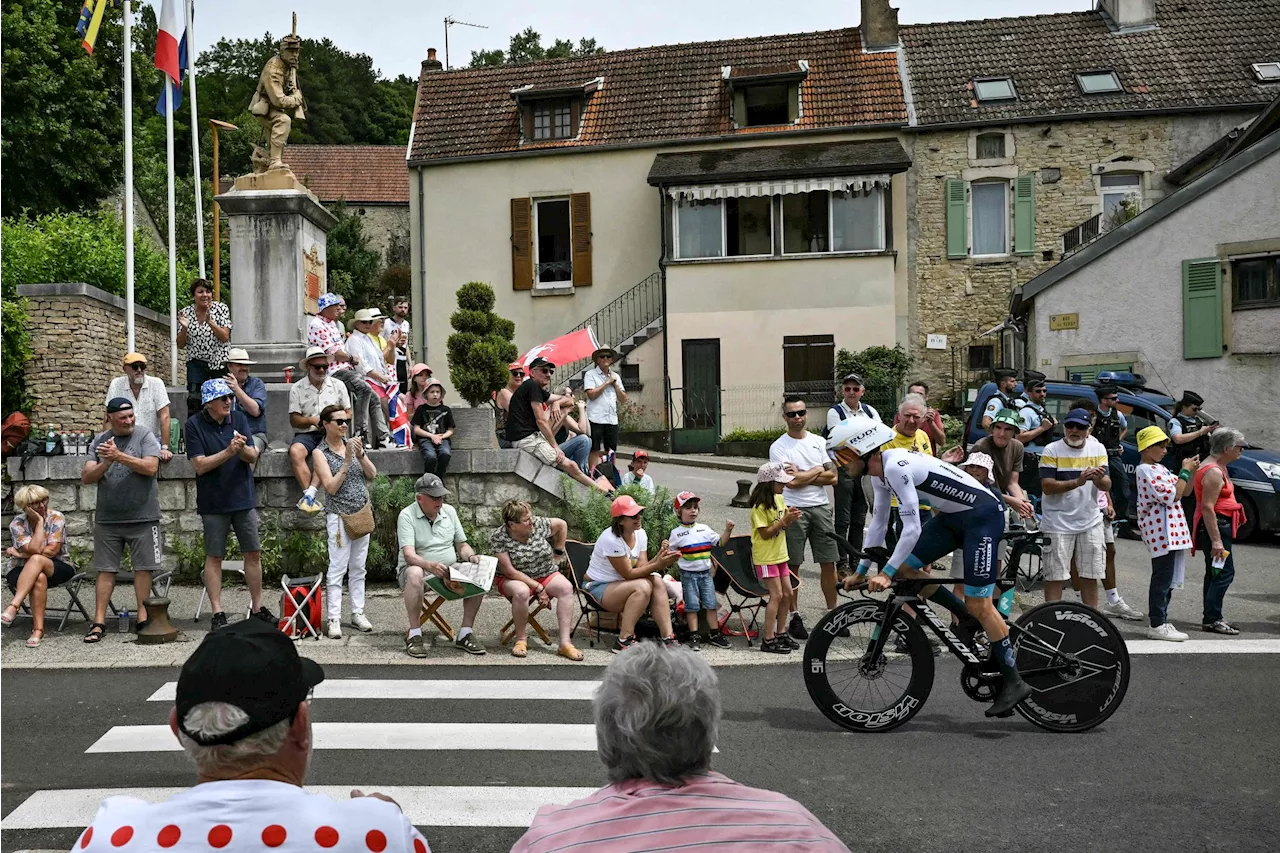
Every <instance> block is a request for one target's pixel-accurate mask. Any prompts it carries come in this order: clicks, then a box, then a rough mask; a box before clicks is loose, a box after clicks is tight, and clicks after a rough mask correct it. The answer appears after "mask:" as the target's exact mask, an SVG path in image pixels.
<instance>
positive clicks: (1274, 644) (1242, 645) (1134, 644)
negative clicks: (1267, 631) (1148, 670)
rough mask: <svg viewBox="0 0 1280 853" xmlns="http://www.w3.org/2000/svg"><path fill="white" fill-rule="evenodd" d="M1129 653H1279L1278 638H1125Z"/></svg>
mask: <svg viewBox="0 0 1280 853" xmlns="http://www.w3.org/2000/svg"><path fill="white" fill-rule="evenodd" d="M1125 647H1126V648H1128V649H1129V654H1131V655H1280V640H1248V639H1245V640H1241V639H1231V640H1186V641H1184V642H1181V643H1171V642H1169V641H1168V640H1126V641H1125Z"/></svg>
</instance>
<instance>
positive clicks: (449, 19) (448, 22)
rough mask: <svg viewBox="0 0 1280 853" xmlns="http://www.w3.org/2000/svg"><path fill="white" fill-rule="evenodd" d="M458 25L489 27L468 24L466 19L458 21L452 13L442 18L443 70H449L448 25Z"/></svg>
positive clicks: (480, 28)
mask: <svg viewBox="0 0 1280 853" xmlns="http://www.w3.org/2000/svg"><path fill="white" fill-rule="evenodd" d="M455 24H456V25H457V26H460V27H475V28H476V29H478V30H487V29H489V28H488V27H486V26H485V25H484V24H468V23H467V22H466V21H459V20H458V19H457V18H455V17H453V16H452V15H448V16H446V17H445V19H444V70H445V71H448V70H449V27H452V26H454V25H455Z"/></svg>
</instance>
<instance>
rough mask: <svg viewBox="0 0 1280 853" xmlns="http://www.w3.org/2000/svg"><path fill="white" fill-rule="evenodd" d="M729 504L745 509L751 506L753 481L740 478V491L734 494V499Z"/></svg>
mask: <svg viewBox="0 0 1280 853" xmlns="http://www.w3.org/2000/svg"><path fill="white" fill-rule="evenodd" d="M729 506H736V507H739V508H742V509H745V508H747V507H749V506H751V481H750V480H739V481H738V493H737V494H736V495H734V496H733V500H731V501H729Z"/></svg>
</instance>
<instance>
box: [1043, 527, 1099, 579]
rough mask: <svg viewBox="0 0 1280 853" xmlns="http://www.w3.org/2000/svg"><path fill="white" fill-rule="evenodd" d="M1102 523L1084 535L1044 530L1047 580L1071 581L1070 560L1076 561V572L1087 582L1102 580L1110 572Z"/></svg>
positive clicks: (1045, 576)
mask: <svg viewBox="0 0 1280 853" xmlns="http://www.w3.org/2000/svg"><path fill="white" fill-rule="evenodd" d="M1105 526H1106V525H1105V523H1104V522H1102V521H1101V520H1100V521H1099V523H1098V524H1095V525H1094V526H1093V527H1090V528H1089V529H1088V530H1086V531H1084V532H1083V533H1058V532H1057V531H1045V533H1046V535H1047V536H1048V537H1049V544H1048V545H1047V546H1045V550H1044V579H1045V580H1047V581H1066V580H1070V579H1071V558H1072V556H1074V557H1075V558H1076V572H1077V573H1078V574H1079V575H1080V577H1081V578H1083V579H1084V580H1102V579H1103V577H1105V575H1106V571H1107V545H1106V541H1105V538H1104V534H1103V532H1102V528H1103V527H1105Z"/></svg>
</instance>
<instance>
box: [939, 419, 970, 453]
mask: <svg viewBox="0 0 1280 853" xmlns="http://www.w3.org/2000/svg"><path fill="white" fill-rule="evenodd" d="M942 428H943V430H945V431H946V433H947V447H954V446H955V445H957V444H960V445H963V444H965V440H964V420H962V419H961V418H957V417H956V416H955V415H943V416H942Z"/></svg>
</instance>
